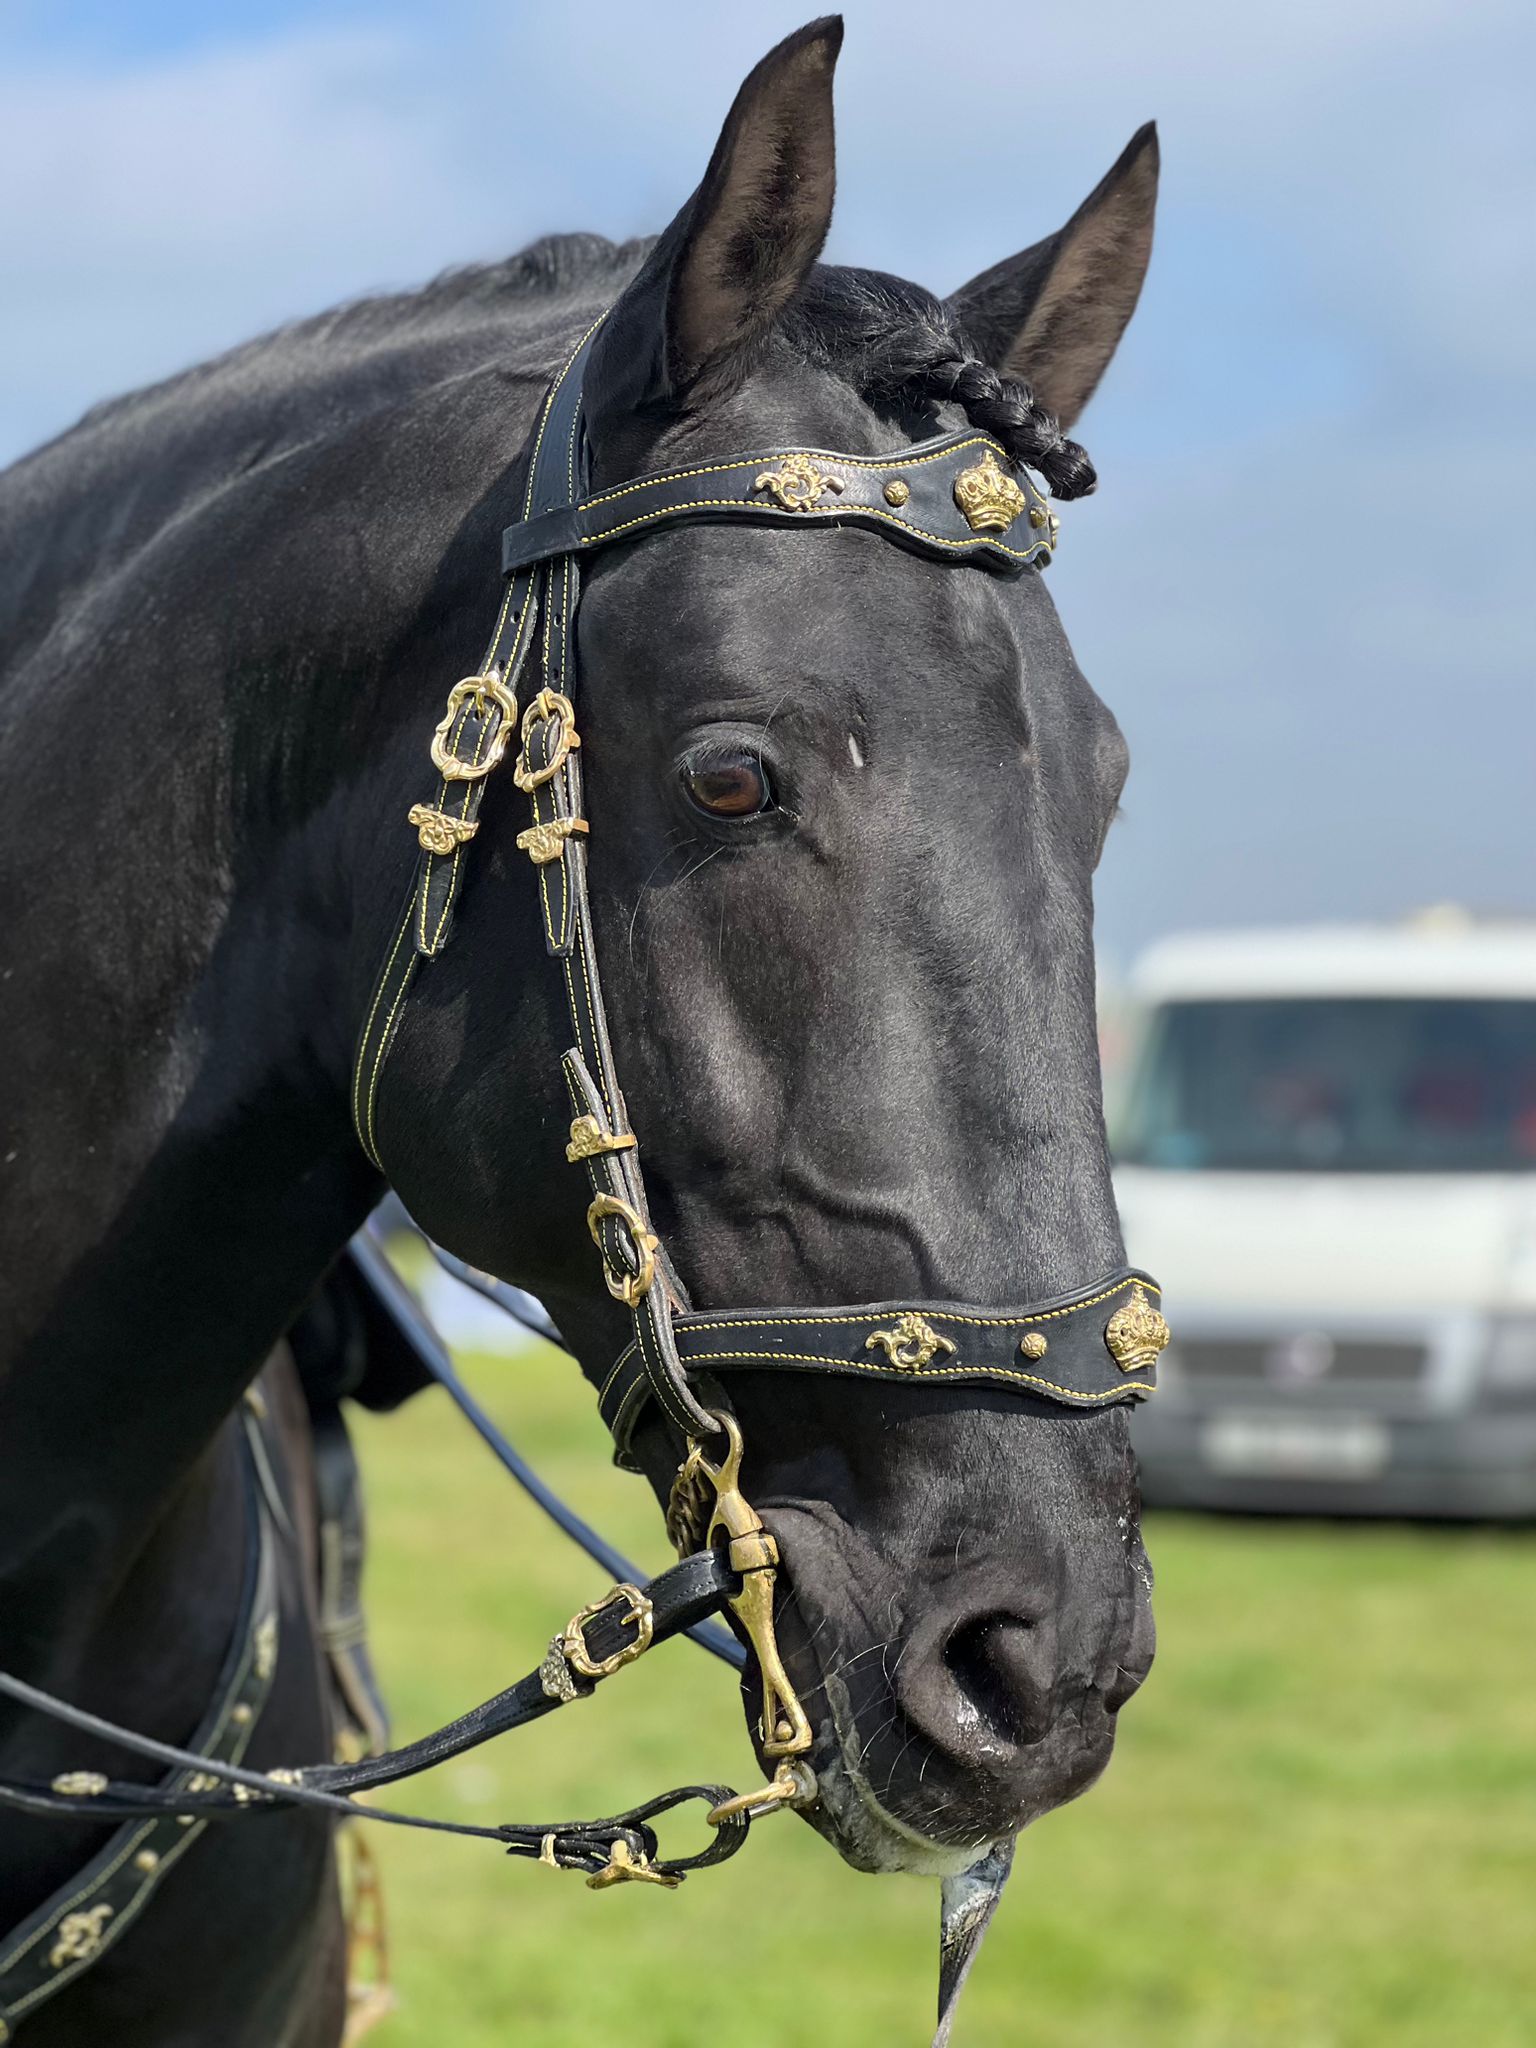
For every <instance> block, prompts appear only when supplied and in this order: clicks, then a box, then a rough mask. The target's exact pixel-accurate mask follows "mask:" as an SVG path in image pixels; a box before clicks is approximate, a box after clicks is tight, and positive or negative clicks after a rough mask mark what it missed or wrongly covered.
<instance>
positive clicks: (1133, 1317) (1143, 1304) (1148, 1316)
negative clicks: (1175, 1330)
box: [1104, 1280, 1170, 1372]
mask: <svg viewBox="0 0 1536 2048" xmlns="http://www.w3.org/2000/svg"><path fill="white" fill-rule="evenodd" d="M1169 1335H1170V1332H1169V1329H1168V1325H1167V1323H1166V1322H1165V1320H1164V1319H1163V1317H1162V1316H1161V1315H1160V1314H1159V1313H1158V1311H1157V1310H1156V1309H1155V1308H1154V1307H1153V1306H1152V1304H1151V1302H1150V1301H1149V1300H1148V1299H1147V1290H1146V1289H1145V1288H1144V1287H1143V1286H1142V1284H1141V1282H1140V1281H1139V1280H1138V1281H1137V1283H1136V1285H1135V1286H1134V1287H1133V1288H1132V1289H1131V1298H1130V1300H1129V1301H1128V1302H1127V1303H1126V1304H1125V1306H1124V1307H1123V1308H1117V1309H1116V1310H1115V1312H1114V1314H1113V1315H1112V1316H1111V1317H1110V1319H1109V1321H1108V1322H1107V1323H1106V1324H1105V1326H1104V1342H1105V1344H1106V1346H1107V1347H1108V1350H1109V1355H1110V1357H1111V1358H1112V1359H1113V1360H1114V1361H1115V1363H1116V1365H1118V1366H1119V1368H1120V1370H1121V1371H1122V1372H1146V1371H1147V1370H1148V1368H1149V1367H1151V1366H1154V1365H1156V1363H1157V1354H1158V1353H1159V1352H1160V1351H1161V1350H1163V1349H1164V1348H1165V1346H1166V1345H1167V1342H1168V1338H1169Z"/></svg>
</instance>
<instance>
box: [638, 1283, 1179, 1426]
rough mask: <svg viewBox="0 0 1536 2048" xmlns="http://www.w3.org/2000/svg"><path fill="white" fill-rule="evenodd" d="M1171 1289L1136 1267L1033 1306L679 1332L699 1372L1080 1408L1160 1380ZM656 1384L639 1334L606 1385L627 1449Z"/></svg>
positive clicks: (736, 1315)
mask: <svg viewBox="0 0 1536 2048" xmlns="http://www.w3.org/2000/svg"><path fill="white" fill-rule="evenodd" d="M1161 1298H1162V1297H1161V1289H1160V1288H1159V1287H1158V1285H1157V1282H1156V1281H1155V1280H1152V1279H1150V1278H1149V1277H1148V1276H1147V1275H1146V1274H1145V1273H1141V1272H1136V1271H1126V1272H1123V1273H1120V1274H1116V1275H1113V1276H1112V1277H1111V1278H1109V1279H1107V1280H1101V1281H1099V1282H1097V1283H1096V1284H1095V1285H1094V1286H1093V1287H1092V1288H1090V1289H1088V1290H1087V1291H1086V1292H1082V1293H1078V1294H1075V1295H1064V1296H1062V1297H1060V1298H1059V1299H1057V1300H1054V1301H1047V1302H1041V1303H1037V1304H1035V1305H1033V1306H1031V1307H1029V1308H1023V1309H988V1308H967V1307H964V1306H962V1305H960V1304H958V1303H955V1302H921V1303H917V1304H913V1303H910V1302H867V1303H865V1304H863V1305H862V1306H861V1307H858V1308H826V1309H761V1310H747V1311H741V1310H716V1311H713V1312H706V1313H702V1314H697V1315H680V1316H678V1317H677V1318H676V1319H675V1321H674V1323H673V1332H674V1335H675V1337H676V1340H677V1352H678V1357H679V1358H680V1359H681V1360H682V1362H683V1365H684V1367H685V1368H686V1369H687V1370H688V1372H689V1373H690V1375H691V1374H694V1373H699V1372H703V1373H718V1374H722V1375H723V1374H728V1373H730V1372H733V1371H748V1372H750V1371H759V1372H760V1371H764V1370H768V1371H781V1372H835V1373H845V1374H855V1375H859V1376H861V1377H862V1376H865V1375H872V1376H873V1377H875V1378H877V1379H892V1380H906V1381H908V1382H910V1381H913V1380H938V1381H958V1382H962V1383H972V1384H974V1383H977V1382H981V1383H987V1382H992V1383H995V1384H998V1385H1001V1386H1006V1387H1010V1388H1012V1389H1013V1390H1014V1391H1015V1392H1022V1393H1032V1394H1039V1395H1041V1396H1043V1397H1044V1398H1045V1399H1047V1400H1050V1401H1055V1402H1060V1403H1062V1404H1064V1405H1065V1406H1067V1407H1071V1408H1100V1407H1104V1406H1105V1405H1107V1404H1108V1403H1109V1402H1112V1401H1125V1400H1128V1399H1144V1398H1145V1397H1146V1396H1147V1395H1148V1394H1151V1393H1152V1392H1154V1391H1155V1388H1156V1370H1157V1358H1158V1353H1159V1352H1160V1351H1162V1349H1163V1348H1164V1346H1165V1345H1166V1344H1167V1342H1168V1325H1167V1323H1166V1322H1165V1321H1164V1319H1163V1315H1162V1312H1161V1309H1160V1308H1159V1306H1158V1304H1159V1302H1160V1300H1161ZM648 1391H649V1389H648V1385H647V1381H646V1368H645V1364H644V1361H643V1360H642V1359H641V1357H640V1355H639V1352H638V1350H637V1347H636V1346H634V1345H631V1346H630V1347H629V1349H628V1350H627V1351H626V1352H625V1353H624V1355H623V1357H622V1358H620V1360H619V1362H618V1364H617V1365H616V1366H615V1368H614V1370H613V1372H612V1374H611V1375H610V1377H609V1379H608V1383H607V1385H606V1386H605V1387H604V1388H603V1390H602V1395H601V1407H602V1413H603V1420H604V1421H605V1422H606V1423H607V1425H608V1427H609V1429H610V1430H611V1431H612V1432H613V1435H614V1437H615V1439H616V1441H617V1442H618V1444H619V1447H620V1451H621V1454H622V1453H623V1451H624V1450H625V1449H626V1448H627V1446H628V1441H629V1436H630V1433H631V1431H632V1429H633V1427H634V1422H635V1419H636V1417H637V1416H638V1413H639V1410H640V1408H641V1406H642V1404H643V1402H644V1400H645V1397H646V1394H647V1393H648Z"/></svg>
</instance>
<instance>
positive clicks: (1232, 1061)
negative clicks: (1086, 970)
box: [1114, 996, 1536, 1173]
mask: <svg viewBox="0 0 1536 2048" xmlns="http://www.w3.org/2000/svg"><path fill="white" fill-rule="evenodd" d="M1114 1149H1115V1155H1116V1157H1117V1159H1119V1160H1120V1161H1122V1162H1123V1163H1124V1164H1126V1165H1134V1166H1167V1167H1183V1168H1189V1167H1204V1168H1209V1169H1213V1170H1220V1169H1223V1168H1226V1169H1231V1170H1239V1171H1240V1170H1248V1171H1258V1172H1275V1171H1286V1170H1295V1171H1306V1172H1320V1171H1328V1170H1334V1171H1338V1172H1357V1173H1405V1172H1442V1173H1443V1172H1461V1173H1510V1172H1519V1171H1524V1170H1528V1169H1530V1168H1532V1167H1536V1002H1527V1001H1511V1000H1502V999H1478V1000H1472V999H1469V998H1466V997H1457V998H1454V999H1448V998H1441V997H1412V998H1408V997H1396V996H1394V997H1370V998H1363V997H1362V998H1349V999H1344V998H1337V997H1326V998H1324V997H1310V998H1289V997H1278V998H1271V997H1265V998H1262V999H1257V1000H1244V1001H1225V1000H1223V1001H1217V1002H1172V1003H1167V1004H1164V1005H1163V1006H1162V1007H1161V1008H1160V1009H1158V1010H1156V1011H1155V1012H1154V1013H1153V1016H1152V1020H1151V1028H1150V1031H1149V1035H1148V1038H1147V1042H1146V1045H1145V1047H1144V1050H1143V1054H1142V1058H1141V1062H1140V1066H1139V1070H1138V1072H1137V1075H1136V1078H1135V1081H1134V1083H1133V1086H1132V1089H1131V1094H1130V1099H1129V1101H1128V1102H1127V1104H1126V1113H1125V1116H1124V1120H1123V1123H1122V1126H1121V1129H1120V1130H1119V1132H1118V1133H1117V1137H1116V1143H1115V1147H1114Z"/></svg>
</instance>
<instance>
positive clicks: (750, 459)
mask: <svg viewBox="0 0 1536 2048" xmlns="http://www.w3.org/2000/svg"><path fill="white" fill-rule="evenodd" d="M967 448H995V449H996V450H997V453H998V454H999V455H1001V456H1002V457H1003V459H1004V461H1006V462H1009V463H1011V462H1012V461H1013V457H1012V456H1011V455H1010V454H1009V453H1008V450H1007V449H1006V448H1005V447H1004V446H1003V444H1002V442H1001V441H994V440H993V439H992V437H991V436H990V435H989V434H973V435H972V436H971V437H970V438H969V439H968V440H965V441H955V442H952V443H951V444H950V445H949V446H948V447H947V448H940V449H939V450H938V451H937V453H935V454H933V455H919V456H917V457H916V458H915V459H913V458H911V457H908V456H905V455H900V454H898V455H838V454H835V453H834V452H833V451H832V450H831V449H829V448H816V449H807V450H806V451H805V452H806V453H807V454H814V455H821V456H824V457H825V458H826V460H827V461H828V462H836V463H840V464H841V465H842V467H843V468H844V469H876V470H878V469H900V470H908V469H922V468H924V467H925V466H926V465H927V464H928V463H930V462H947V461H948V460H949V458H950V456H952V455H963V454H964V453H965V451H966V449H967ZM762 462H763V458H762V457H761V456H757V455H749V456H747V457H745V458H743V457H741V456H738V457H737V459H736V460H735V461H734V462H711V463H706V464H704V465H702V466H701V467H700V468H698V469H670V470H667V471H665V472H664V473H663V474H662V475H661V476H643V477H640V478H638V479H637V480H636V481H635V482H634V483H632V484H620V485H618V486H617V487H616V488H615V489H613V490H611V491H598V492H597V493H595V495H594V496H592V497H590V498H588V499H586V500H585V501H584V502H583V505H582V510H583V511H584V512H586V511H590V510H591V509H592V507H593V506H594V505H612V504H616V503H617V501H618V500H619V499H620V498H628V497H630V496H632V495H633V494H634V492H636V491H649V490H654V489H656V487H657V486H658V485H660V484H684V483H687V482H688V480H689V478H690V477H696V476H728V475H729V474H730V473H731V471H732V470H737V469H740V470H747V469H758V468H761V466H762ZM1035 495H1036V496H1037V497H1038V496H1039V495H1040V493H1039V492H1036V494H1035ZM708 502H709V503H711V504H716V503H719V504H726V505H734V504H735V503H736V502H737V500H736V499H734V498H724V499H710V500H708Z"/></svg>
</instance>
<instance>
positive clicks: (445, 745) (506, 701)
mask: <svg viewBox="0 0 1536 2048" xmlns="http://www.w3.org/2000/svg"><path fill="white" fill-rule="evenodd" d="M471 697H473V698H474V700H475V708H476V709H477V710H479V711H484V709H485V708H486V705H487V704H488V703H489V704H494V705H495V706H496V709H497V710H498V711H499V712H500V713H501V723H500V725H498V726H497V728H496V730H495V732H494V733H493V734H492V735H491V743H490V745H489V746H488V747H487V748H486V750H485V752H484V753H483V754H482V755H481V757H480V759H479V760H478V761H466V760H465V759H464V757H463V755H462V754H456V753H455V752H454V751H453V742H452V741H451V739H450V738H449V735H450V733H451V732H452V731H453V727H454V721H455V720H456V719H457V718H458V715H459V713H460V711H461V710H462V709H463V707H464V705H465V703H466V701H467V700H468V699H469V698H471ZM516 730H517V699H516V698H515V697H514V696H513V695H512V693H511V691H510V690H508V689H506V688H504V687H503V684H502V680H501V677H500V676H499V675H497V674H495V673H494V672H488V673H487V674H485V675H483V676H464V677H462V678H461V679H460V681H458V682H456V683H455V684H454V686H453V688H452V689H451V690H450V691H449V692H448V709H447V710H446V711H445V712H444V713H443V715H442V717H441V718H440V719H439V720H438V723H437V731H436V732H435V733H433V735H432V765H433V767H434V768H436V770H437V772H438V774H439V775H441V776H442V778H443V780H444V781H445V782H479V781H480V780H481V778H482V777H483V776H486V775H489V774H490V772H491V770H492V769H493V768H494V767H495V766H496V764H497V763H498V762H499V761H500V759H501V757H502V755H503V754H504V753H505V752H506V751H507V742H508V741H509V740H510V739H511V737H512V735H513V733H514V732H515V731H516ZM412 822H415V821H414V820H413V821H412ZM427 850H428V852H431V853H435V852H437V851H438V849H437V848H436V847H429V848H428V849H427Z"/></svg>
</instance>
